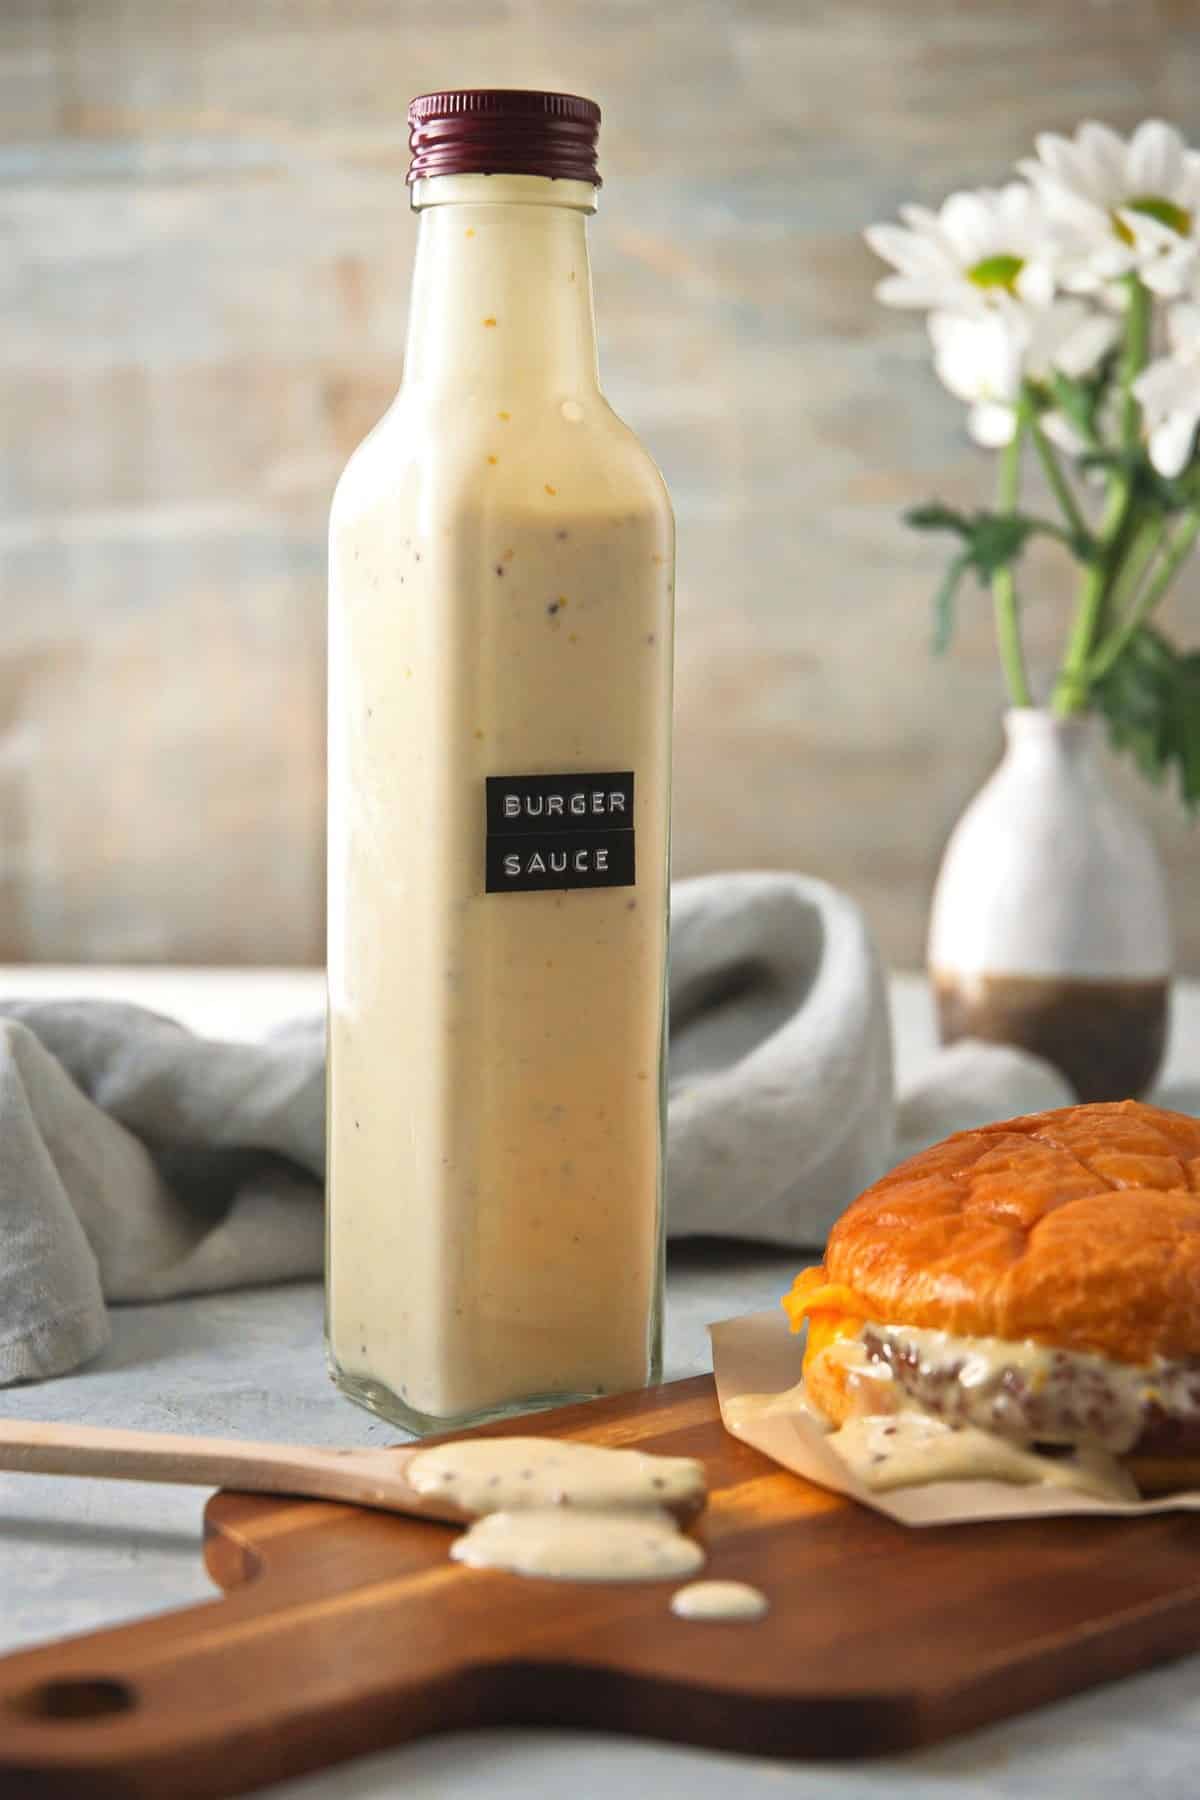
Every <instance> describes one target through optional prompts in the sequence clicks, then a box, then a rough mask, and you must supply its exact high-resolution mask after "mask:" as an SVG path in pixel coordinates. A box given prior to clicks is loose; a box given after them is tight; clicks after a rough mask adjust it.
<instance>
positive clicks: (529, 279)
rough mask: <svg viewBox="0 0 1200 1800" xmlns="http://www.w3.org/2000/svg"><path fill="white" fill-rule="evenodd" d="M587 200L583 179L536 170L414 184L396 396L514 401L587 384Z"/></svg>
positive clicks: (591, 383)
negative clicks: (411, 263) (415, 220)
mask: <svg viewBox="0 0 1200 1800" xmlns="http://www.w3.org/2000/svg"><path fill="white" fill-rule="evenodd" d="M595 194H596V191H595V189H594V188H593V187H592V186H591V185H590V184H589V183H587V182H582V181H551V180H548V179H546V178H545V177H543V176H538V175H441V176H437V177H435V178H433V179H430V180H426V181H420V182H417V183H416V184H415V186H414V189H413V205H414V207H415V208H416V209H417V210H418V211H419V213H420V225H419V228H418V233H417V257H416V265H415V269H414V272H413V289H412V306H411V311H410V314H409V325H408V347H407V351H406V353H405V359H404V384H405V387H406V389H407V388H410V387H414V386H416V387H422V388H427V389H429V390H431V391H436V392H437V393H438V394H439V395H441V394H445V393H448V392H455V391H458V392H462V391H470V392H485V393H491V394H492V395H493V396H495V397H497V398H498V399H500V397H501V396H503V395H511V397H512V398H513V399H514V400H515V399H516V398H517V395H518V394H519V393H521V394H528V393H529V392H530V391H531V390H535V391H552V392H558V393H564V394H572V393H578V392H581V391H587V390H590V389H594V388H595V387H596V386H597V385H598V381H599V376H598V371H597V364H596V323H595V318H594V316H593V312H592V281H591V271H590V268H589V265H588V247H587V217H588V214H589V213H591V212H593V211H594V210H595V205H596V197H595ZM500 403H501V404H502V399H500Z"/></svg>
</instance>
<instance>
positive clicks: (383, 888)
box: [327, 90, 674, 1432]
mask: <svg viewBox="0 0 1200 1800" xmlns="http://www.w3.org/2000/svg"><path fill="white" fill-rule="evenodd" d="M410 124H411V128H412V144H413V152H414V158H413V168H412V171H411V173H410V177H409V179H410V182H411V184H412V186H411V193H412V202H413V206H414V208H415V209H416V211H417V212H418V214H419V218H420V222H419V233H418V245H417V256H416V266H415V273H414V280H413V294H412V308H411V314H410V320H409V333H408V347H407V354H406V357H405V364H404V379H403V384H402V386H401V388H400V392H399V394H398V396H397V398H396V400H395V402H394V404H393V405H392V407H391V409H390V410H389V411H388V413H387V414H386V415H385V417H384V418H383V419H382V420H381V422H380V423H379V425H378V426H376V428H375V430H374V431H373V432H372V433H371V434H370V436H369V437H368V438H367V439H366V441H365V442H364V443H363V444H362V445H361V446H360V447H359V449H358V450H357V451H356V452H355V453H354V455H353V457H352V458H351V460H350V462H349V464H348V466H347V468H346V470H345V472H344V474H343V475H342V478H341V481H340V482H339V484H338V489H337V493H336V496H335V499H334V503H333V511H332V518H331V524H330V635H329V709H330V718H329V958H328V961H329V1117H328V1148H329V1162H328V1194H329V1198H328V1211H329V1248H328V1265H327V1299H328V1307H327V1338H328V1351H329V1360H330V1366H331V1371H332V1374H333V1378H334V1380H335V1381H336V1382H337V1384H338V1386H339V1387H340V1388H341V1389H342V1390H343V1392H345V1393H347V1394H348V1395H350V1396H351V1397H352V1398H354V1399H356V1400H358V1401H360V1402H362V1403H363V1404H365V1405H367V1406H369V1407H371V1408H373V1409H374V1410H375V1411H377V1412H379V1413H381V1414H383V1415H384V1416H385V1417H386V1418H388V1419H391V1420H393V1421H395V1422H396V1423H398V1424H400V1425H403V1426H406V1427H407V1428H409V1429H410V1430H413V1431H417V1432H424V1431H429V1430H435V1429H446V1428H448V1427H458V1426H461V1425H464V1424H466V1423H468V1422H473V1421H477V1420H479V1419H482V1418H488V1417H495V1416H500V1415H504V1414H508V1413H515V1412H519V1411H523V1410H526V1409H529V1408H533V1407H539V1406H543V1405H550V1404H555V1403H559V1402H565V1401H568V1400H572V1399H578V1398H583V1397H588V1396H592V1395H596V1394H602V1393H608V1392H614V1391H620V1390H623V1389H629V1388H634V1387H638V1386H641V1385H643V1384H645V1383H646V1382H648V1381H652V1380H655V1379H657V1378H658V1375H659V1372H660V1366H661V1329H662V1241H663V1136H664V1121H665V1087H664V1079H663V1071H664V1055H665V984H666V955H667V912H668V854H669V849H668V840H669V798H670V790H669V782H670V718H671V674H672V618H673V600H672V587H673V562H674V529H673V521H672V515H671V509H670V503H669V501H668V498H667V495H666V491H665V489H664V486H663V483H662V479H661V477H660V475H659V473H658V470H657V469H656V468H655V466H654V463H653V462H652V461H651V459H650V457H649V455H648V454H647V453H646V451H645V450H644V449H643V448H642V446H641V445H640V444H639V443H638V441H637V439H636V438H635V437H634V435H633V433H632V432H631V431H630V430H629V429H628V427H627V426H626V425H624V424H623V423H622V422H621V420H620V419H618V418H617V416H616V415H615V413H614V412H613V411H612V409H611V408H610V407H609V405H608V403H607V401H606V400H605V399H604V396H603V395H602V393H601V391H600V387H599V380H598V373H597V361H596V337H595V324H594V320H593V314H592V299H591V282H590V277H589V269H588V251H587V238H586V224H587V219H588V217H589V215H590V214H591V213H592V212H593V211H594V210H595V205H596V191H597V187H598V185H599V177H598V176H597V174H596V169H595V144H596V136H597V129H598V124H599V109H598V108H597V107H595V106H594V104H593V103H592V102H590V101H586V100H582V99H578V98H576V97H574V96H570V95H556V94H540V93H534V94H531V93H510V92H505V91H494V90H493V91H482V92H480V91H469V92H459V93H449V94H436V95H426V96H422V97H421V98H419V99H418V100H416V101H414V103H413V106H412V108H411V110H410Z"/></svg>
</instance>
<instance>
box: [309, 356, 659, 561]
mask: <svg viewBox="0 0 1200 1800" xmlns="http://www.w3.org/2000/svg"><path fill="white" fill-rule="evenodd" d="M503 398H505V399H506V400H507V402H508V403H507V405H504V406H501V405H498V404H497V403H496V401H497V396H495V395H482V394H479V393H463V394H459V395H446V394H440V395H435V394H431V393H428V392H422V391H421V390H419V389H414V388H407V389H406V388H401V390H400V393H399V394H398V395H397V397H396V399H395V401H394V402H393V404H392V406H391V407H390V408H389V409H388V411H387V412H386V413H385V414H384V416H383V418H382V419H381V420H380V421H379V423H378V424H377V425H376V426H375V427H374V429H373V430H372V431H371V432H369V433H368V435H367V436H366V437H365V438H364V439H363V441H362V443H361V444H360V445H359V446H358V448H357V449H356V450H355V451H354V452H353V454H352V455H351V457H350V459H349V461H348V462H347V464H346V467H345V469H344V470H343V471H342V475H341V478H340V479H339V481H338V484H337V487H336V489H335V492H334V498H333V506H332V512H331V529H333V531H334V532H335V533H336V531H337V530H338V528H339V527H340V526H342V525H348V524H350V523H351V522H352V521H353V520H354V519H356V518H360V517H362V516H363V515H364V514H375V513H377V512H379V511H380V510H389V511H390V510H391V509H393V508H394V507H395V506H396V504H397V503H398V502H399V500H400V499H401V497H403V499H404V502H405V505H406V506H411V505H413V504H414V502H416V501H417V499H418V497H419V499H420V503H421V504H422V506H430V505H433V506H435V507H436V508H437V509H438V510H439V511H441V512H446V511H449V512H456V511H459V510H461V509H463V508H470V509H471V510H475V509H480V510H485V511H488V512H491V511H494V510H495V509H497V508H500V509H502V510H517V511H520V510H524V509H525V508H527V507H531V506H535V507H539V508H540V507H543V506H545V505H546V504H547V503H548V502H551V501H555V500H561V501H562V502H563V503H564V505H565V506H570V507H571V508H573V509H577V510H578V509H581V508H583V509H591V508H595V509H597V510H605V509H609V508H613V507H618V506H629V507H636V508H637V509H638V510H639V511H646V512H654V513H661V514H664V515H665V518H666V521H667V522H668V523H669V522H670V520H671V507H670V500H669V498H668V495H667V490H666V485H665V483H664V481H663V477H662V474H661V472H660V470H659V468H658V465H657V464H656V463H655V461H654V458H653V457H652V455H651V454H650V452H649V450H648V449H647V448H646V446H645V445H644V444H643V443H642V441H641V439H640V438H639V437H638V436H637V434H636V433H635V432H634V431H633V429H632V428H631V427H630V426H629V425H628V424H627V423H626V422H625V420H623V419H622V418H620V417H619V415H618V414H617V413H616V412H615V411H614V410H613V408H612V407H611V406H610V405H609V403H608V401H607V400H606V399H605V398H604V396H603V395H602V394H601V393H600V392H599V390H598V389H594V390H592V391H591V392H589V393H587V394H584V395H581V396H579V397H578V398H576V397H572V396H564V395H559V394H539V395H537V396H536V397H532V398H522V397H521V396H517V395H512V396H503Z"/></svg>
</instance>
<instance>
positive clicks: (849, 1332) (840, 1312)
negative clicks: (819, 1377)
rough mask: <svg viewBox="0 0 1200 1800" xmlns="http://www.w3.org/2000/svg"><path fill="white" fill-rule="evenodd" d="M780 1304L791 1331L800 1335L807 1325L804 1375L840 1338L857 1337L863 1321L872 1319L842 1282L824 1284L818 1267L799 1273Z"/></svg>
mask: <svg viewBox="0 0 1200 1800" xmlns="http://www.w3.org/2000/svg"><path fill="white" fill-rule="evenodd" d="M781 1304H782V1306H783V1309H784V1311H785V1312H786V1313H787V1316H788V1318H789V1319H790V1320H791V1324H792V1330H793V1331H800V1330H801V1329H802V1328H803V1326H804V1324H805V1323H806V1322H807V1324H808V1342H807V1344H806V1345H805V1349H804V1369H805V1370H806V1371H807V1370H808V1368H809V1366H810V1365H811V1364H812V1363H814V1362H816V1360H817V1358H818V1357H819V1356H823V1355H824V1353H825V1351H826V1350H828V1349H829V1348H830V1347H831V1345H833V1344H836V1343H837V1342H838V1341H839V1340H840V1339H841V1338H847V1337H856V1336H857V1335H858V1333H859V1332H860V1331H861V1330H862V1328H863V1323H864V1321H865V1320H867V1319H869V1318H870V1317H871V1308H870V1306H869V1305H868V1304H867V1302H866V1301H865V1300H864V1299H863V1297H862V1295H861V1294H856V1293H855V1291H854V1289H853V1288H850V1287H845V1286H843V1284H842V1283H841V1282H838V1281H829V1280H827V1279H826V1276H825V1270H824V1269H823V1268H821V1267H817V1268H815V1269H802V1270H801V1271H800V1273H799V1275H797V1277H796V1279H795V1281H794V1282H793V1283H792V1286H791V1291H790V1292H789V1293H787V1294H785V1295H784V1297H783V1300H782V1302H781Z"/></svg>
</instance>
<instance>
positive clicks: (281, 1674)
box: [0, 1377, 1200, 1800]
mask: <svg viewBox="0 0 1200 1800" xmlns="http://www.w3.org/2000/svg"><path fill="white" fill-rule="evenodd" d="M533 1428H534V1429H536V1430H538V1431H544V1432H546V1433H549V1434H553V1435H555V1436H563V1437H585V1436H586V1437H587V1438H588V1439H590V1440H591V1441H593V1442H596V1443H603V1444H612V1445H638V1446H640V1447H642V1448H644V1449H647V1450H656V1451H662V1452H665V1453H667V1454H670V1455H683V1456H698V1457H702V1458H703V1459H704V1461H705V1463H706V1464H707V1467H708V1474H709V1482H710V1488H711V1500H710V1505H709V1509H708V1511H707V1513H706V1514H705V1515H704V1517H703V1518H702V1520H701V1521H700V1523H699V1525H698V1526H697V1528H696V1529H697V1534H698V1535H699V1536H700V1537H701V1538H702V1539H703V1540H704V1542H705V1544H706V1545H707V1547H708V1550H709V1563H708V1569H707V1571H706V1572H707V1574H709V1575H712V1576H723V1577H729V1578H734V1579H739V1580H745V1581H751V1582H753V1583H755V1584H756V1585H757V1586H759V1587H761V1588H763V1589H765V1591H766V1592H767V1594H768V1595H769V1596H770V1599H771V1602H772V1611H771V1613H770V1616H769V1617H768V1618H767V1619H766V1620H764V1621H762V1622H761V1623H753V1624H749V1623H742V1624H707V1623H705V1624H702V1623H698V1622H693V1623H688V1622H686V1621H684V1620H681V1619H676V1618H675V1617H673V1615H672V1614H671V1612H670V1611H669V1609H668V1602H669V1599H670V1596H671V1593H672V1591H673V1590H672V1584H671V1583H669V1582H666V1583H638V1584H631V1585H623V1586H604V1585H601V1586H594V1587H588V1586H583V1585H579V1584H575V1585H568V1584H565V1583H559V1582H548V1581H531V1580H522V1579H520V1578H519V1577H516V1576H511V1575H501V1574H494V1573H490V1572H482V1571H478V1570H471V1569H465V1568H462V1567H460V1566H459V1565H458V1564H457V1563H452V1562H450V1561H449V1559H448V1555H447V1552H448V1550H449V1547H450V1542H451V1538H452V1535H453V1533H452V1531H451V1529H450V1528H449V1527H446V1526H441V1525H434V1524H429V1523H425V1522H420V1521H416V1520H408V1519H403V1518H397V1517H393V1516H390V1515H387V1514H383V1513H371V1512H366V1511H358V1510H356V1509H354V1508H351V1507H345V1506H334V1505H329V1504H326V1503H324V1502H320V1501H300V1500H273V1499H264V1498H251V1497H249V1496H246V1495H238V1494H229V1493H222V1494H217V1495H215V1496H214V1498H213V1499H212V1500H211V1501H210V1502H209V1505H208V1509H207V1513H206V1517H205V1531H206V1546H205V1555H206V1559H207V1564H208V1568H209V1570H210V1572H211V1573H212V1575H213V1577H214V1578H215V1580H216V1581H217V1582H218V1584H219V1585H220V1586H221V1587H222V1588H224V1589H226V1590H227V1591H226V1593H225V1594H224V1595H223V1597H221V1598H220V1599H218V1600H215V1601H213V1602H211V1603H209V1604H207V1605H202V1606H197V1607H192V1608H190V1609H188V1610H186V1611H183V1612H176V1613H169V1614H167V1615H165V1616H163V1617H161V1618H156V1619H151V1620H147V1621H145V1622H144V1623H142V1624H138V1625H127V1626H121V1627H118V1628H117V1629H116V1630H112V1631H102V1632H96V1633H92V1634H91V1635H89V1636H87V1637H81V1638H76V1639H73V1640H70V1641H68V1642H65V1643H60V1644H51V1645H48V1646H47V1647H46V1648H44V1649H41V1650H33V1651H28V1652H24V1653H22V1654H19V1655H15V1656H10V1657H7V1658H4V1659H2V1660H0V1717H2V1728H0V1793H3V1795H4V1796H5V1800H18V1797H21V1800H24V1797H25V1796H33V1795H36V1796H45V1795H52V1796H55V1797H56V1800H57V1797H58V1796H62V1797H64V1800H91V1797H92V1796H97V1795H104V1796H114V1797H115V1796H120V1800H164V1796H169V1797H170V1800H208V1797H210V1796H218V1795H230V1794H240V1793H243V1792H245V1791H246V1790H248V1789H251V1788H255V1787H258V1786H260V1785H263V1784H265V1783H268V1782H272V1781H278V1780H281V1779H283V1778H284V1777H285V1776H290V1775H296V1774H299V1773H301V1772H302V1771H304V1770H307V1769H313V1768H318V1767H322V1766H324V1765H327V1764H330V1763H335V1762H337V1761H339V1760H340V1759H342V1758H345V1757H349V1756H354V1755H357V1754H359V1753H361V1752H365V1751H368V1750H377V1749H379V1748H381V1747H382V1746H384V1745H388V1744H395V1743H400V1742H402V1741H404V1740H405V1739H409V1738H415V1737H420V1736H422V1735H423V1734H425V1733H428V1732H434V1731H446V1730H453V1729H456V1728H459V1727H466V1726H480V1725H502V1724H521V1725H531V1724H541V1725H572V1726H590V1727H596V1728H599V1729H605V1730H614V1731H622V1732H637V1733H643V1734H646V1735H649V1736H654V1737H660V1738H671V1739H675V1740H677V1741H680V1742H683V1743H689V1744H704V1745H713V1746H717V1747H719V1748H722V1749H732V1750H745V1751H754V1752H759V1753H762V1754H770V1755H773V1756H866V1755H876V1754H878V1753H879V1752H881V1751H887V1750H900V1749H906V1748H909V1747H911V1746H914V1745H919V1744H928V1743H931V1742H933V1741H934V1740H935V1739H937V1738H941V1737H944V1736H946V1735H947V1734H949V1733H951V1732H956V1731H963V1730H966V1729H967V1728H969V1727H971V1726H974V1725H980V1724H982V1723H984V1722H985V1721H987V1720H992V1719H997V1718H1001V1717H1003V1716H1004V1715H1005V1714H1009V1713H1015V1712H1019V1711H1021V1710H1023V1709H1025V1708H1027V1707H1031V1706H1037V1705H1039V1704H1041V1703H1042V1702H1043V1701H1046V1700H1053V1699H1057V1698H1059V1697H1060V1696H1062V1695H1064V1694H1069V1693H1072V1692H1074V1691H1076V1690H1077V1689H1079V1688H1084V1687H1088V1686H1090V1685H1092V1684H1093V1683H1096V1682H1100V1681H1106V1680H1109V1679H1111V1678H1112V1677H1113V1676H1116V1675H1122V1674H1126V1673H1128V1672H1130V1671H1132V1670H1134V1669H1138V1668H1142V1667H1144V1666H1145V1665H1146V1664H1147V1663H1150V1662H1153V1661H1155V1660H1159V1659H1163V1658H1166V1657H1171V1656H1177V1655H1180V1654H1181V1653H1183V1652H1184V1651H1187V1650H1190V1649H1192V1648H1193V1647H1195V1646H1196V1644H1197V1643H1198V1642H1200V1518H1198V1517H1197V1516H1195V1515H1184V1514H1165V1515H1160V1516H1157V1517H1154V1518H1149V1519H1144V1520H1136V1521H1128V1520H1127V1521H1122V1520H1115V1519H1114V1520H1104V1519H1051V1520H1045V1521H1021V1522H1016V1523H999V1524H991V1525H961V1526H951V1527H946V1528H939V1529H936V1530H929V1531H910V1530H907V1529H905V1528H904V1527H902V1526H899V1525H895V1524H893V1523H892V1522H891V1521H889V1520H887V1519H884V1518H881V1517H879V1516H878V1515H876V1514H874V1513H870V1512H867V1511H864V1510H863V1509H862V1508H859V1507H856V1506H854V1505H852V1504H850V1503H849V1502H847V1501H844V1500H842V1499H840V1498H839V1497H837V1496H835V1495H831V1494H827V1493H825V1492H824V1491H822V1490H821V1489H819V1488H814V1487H811V1486H810V1485H809V1484H808V1483H806V1482H804V1481H802V1480H800V1479H799V1478H798V1477H797V1476H794V1475H790V1474H787V1473H785V1472H784V1471H783V1470H781V1469H779V1468H778V1467H777V1466H776V1465H775V1464H773V1463H771V1462H769V1461H767V1459H766V1458H764V1457H763V1456H761V1455H759V1453H758V1452H757V1451H755V1450H752V1449H750V1448H749V1447H748V1446H746V1445H744V1444H742V1443H740V1442H739V1441H738V1440H737V1439H735V1438H732V1437H730V1436H729V1435H728V1434H727V1433H726V1432H725V1431H724V1430H723V1429H722V1427H721V1423H720V1417H719V1414H718V1411H717V1403H716V1396H715V1393H714V1390H713V1384H712V1381H711V1380H710V1379H709V1378H708V1377H704V1378H701V1379H697V1380H695V1381H683V1382H678V1383H674V1384H672V1385H671V1386H668V1387H661V1388H657V1389H651V1390H649V1391H647V1392H645V1393H641V1394H633V1395H626V1396H622V1397H619V1398H616V1399H612V1400H603V1401H597V1402H594V1403H593V1404H591V1405H588V1406H575V1407H570V1408H565V1409H563V1410H562V1411H560V1412H556V1413H546V1414H543V1415H542V1416H541V1418H540V1419H538V1420H537V1421H536V1423H535V1424H534V1427H533ZM496 1429H499V1430H503V1429H505V1428H503V1427H500V1428H489V1435H490V1434H491V1432H492V1431H493V1430H496ZM507 1429H509V1430H511V1429H512V1427H511V1426H509V1427H507Z"/></svg>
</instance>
